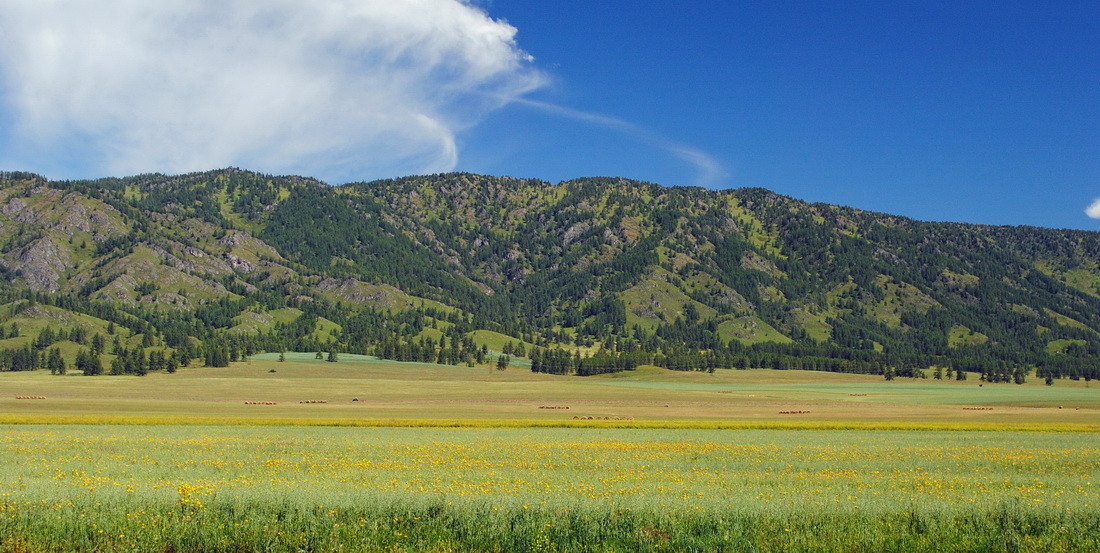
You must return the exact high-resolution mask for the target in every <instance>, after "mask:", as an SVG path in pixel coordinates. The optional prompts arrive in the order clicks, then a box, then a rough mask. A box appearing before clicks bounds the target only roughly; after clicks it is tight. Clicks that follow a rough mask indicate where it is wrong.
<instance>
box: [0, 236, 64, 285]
mask: <svg viewBox="0 0 1100 553" xmlns="http://www.w3.org/2000/svg"><path fill="white" fill-rule="evenodd" d="M0 263H2V264H3V265H4V267H5V268H6V269H8V270H9V271H14V272H16V273H17V274H18V275H19V276H21V277H22V278H23V280H24V281H26V283H27V286H29V287H30V288H31V290H35V291H38V292H57V291H59V290H60V289H61V287H60V285H59V282H60V281H61V277H62V275H64V274H65V272H66V271H68V270H69V268H71V266H72V255H71V254H70V253H69V250H68V249H67V248H65V247H63V246H60V245H58V244H57V243H55V242H54V241H53V239H52V238H50V237H49V236H45V237H42V238H39V239H38V240H35V241H33V242H31V243H30V244H28V245H26V246H24V247H23V248H20V249H19V250H18V251H17V252H16V253H15V255H13V256H11V258H10V259H8V260H0Z"/></svg>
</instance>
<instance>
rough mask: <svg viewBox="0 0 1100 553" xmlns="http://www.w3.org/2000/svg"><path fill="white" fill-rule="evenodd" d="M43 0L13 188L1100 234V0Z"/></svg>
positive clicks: (19, 56) (0, 42)
mask: <svg viewBox="0 0 1100 553" xmlns="http://www.w3.org/2000/svg"><path fill="white" fill-rule="evenodd" d="M50 4H52V3H44V2H34V1H31V0H12V2H10V3H6V6H4V7H0V105H2V106H3V107H2V111H0V128H4V129H7V130H6V132H3V133H2V134H0V165H3V167H4V168H10V169H29V170H34V171H38V172H41V173H43V174H45V175H47V176H49V177H52V178H66V177H95V176H103V175H122V174H132V173H139V172H147V171H161V172H181V171H188V170H201V169H209V168H216V167H223V166H227V165H237V166H241V167H245V168H250V169H255V170H259V171H265V172H273V173H303V174H308V175H312V176H318V177H321V178H323V179H326V180H328V181H329V182H332V183H339V182H345V181H352V180H371V179H374V178H381V177H389V176H397V175H403V174H411V173H422V172H437V171H446V170H461V171H472V172H480V173H489V174H497V175H514V176H521V177H536V178H541V179H545V180H549V181H552V182H556V181H559V180H565V179H570V178H574V177H581V176H603V175H611V176H624V177H629V178H636V179H640V180H647V181H652V182H657V183H660V184H665V185H699V186H706V187H708V188H715V189H721V188H734V187H744V186H761V187H766V188H769V189H772V190H775V191H777V192H780V193H782V194H786V195H789V196H793V197H796V198H800V199H805V200H809V201H822V202H828V203H836V204H844V205H851V206H854V207H859V208H863V209H870V210H875V211H884V212H889V213H895V214H900V215H906V216H910V217H915V218H918V219H924V220H949V221H963V222H974V223H989V224H1012V225H1018V224H1028V225H1039V226H1051V227H1071V228H1083V229H1093V230H1100V220H1095V219H1092V218H1090V217H1089V216H1087V215H1086V213H1085V210H1086V208H1087V207H1089V205H1090V204H1091V203H1092V202H1093V201H1094V200H1095V199H1096V198H1098V197H1100V40H1098V39H1097V38H1096V37H1100V4H1096V3H1094V2H1045V3H1040V2H1034V3H1017V2H988V3H986V2H942V3H937V2H927V1H921V2H837V1H832V2H752V3H748V2H694V3H668V2H656V1H649V0H635V1H631V2H626V1H619V0H604V1H600V2H587V1H584V2H582V1H575V0H563V1H561V2H529V1H520V0H491V1H490V0H484V1H481V2H477V3H475V4H466V3H463V2H459V1H457V0H408V1H407V2H393V1H392V0H316V1H315V2H311V3H297V2H293V1H290V0H284V1H281V2H279V1H272V2H268V3H266V4H264V6H263V8H261V9H257V8H255V7H253V6H252V4H255V3H249V2H246V1H244V0H231V1H229V0H222V1H218V2H215V1H213V0H163V1H161V2H157V3H152V4H154V6H155V7H151V6H148V5H146V4H150V3H148V2H143V1H142V0H104V1H103V2H101V3H97V4H96V6H95V8H96V9H95V10H94V11H87V12H84V13H81V12H80V10H74V9H72V6H69V7H68V9H65V10H60V9H57V8H56V7H50ZM261 4H263V3H261ZM299 4H301V5H299ZM318 6H320V7H318ZM395 6H396V7H395ZM322 8H323V9H322ZM74 11H76V12H77V13H73V12H74ZM5 12H7V13H5ZM332 14H337V15H338V16H339V17H335V18H334V17H331V16H332ZM5 26H6V27H5ZM158 37H159V38H158ZM1098 211H1100V210H1098ZM1095 214H1096V215H1097V216H1100V213H1095Z"/></svg>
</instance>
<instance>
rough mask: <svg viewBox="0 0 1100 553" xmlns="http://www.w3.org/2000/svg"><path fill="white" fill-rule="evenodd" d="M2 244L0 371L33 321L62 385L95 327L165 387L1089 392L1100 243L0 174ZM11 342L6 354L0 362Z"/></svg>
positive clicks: (565, 204)
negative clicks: (505, 349)
mask: <svg viewBox="0 0 1100 553" xmlns="http://www.w3.org/2000/svg"><path fill="white" fill-rule="evenodd" d="M0 245H2V247H0V273H2V276H4V279H3V280H2V281H0V302H2V303H4V304H7V305H9V306H10V307H9V308H8V309H7V311H6V312H0V326H2V327H4V328H6V329H9V332H7V333H6V334H5V335H4V337H2V338H0V351H4V352H7V353H4V354H2V355H0V368H11V367H15V366H19V367H24V366H26V365H27V363H26V362H25V361H27V360H29V359H30V358H31V353H33V354H34V357H35V360H34V363H40V362H41V359H40V357H41V356H40V355H39V352H41V351H45V350H46V349H48V348H49V347H50V346H52V345H53V343H45V342H48V340H37V338H38V336H39V334H40V333H41V331H42V330H44V328H45V327H44V326H43V325H42V324H39V323H38V322H36V321H37V320H38V319H35V318H33V317H31V318H27V317H25V316H24V315H23V313H24V311H25V310H28V309H33V308H40V309H44V308H49V309H51V310H56V313H55V314H56V317H55V320H56V321H57V323H56V328H52V330H56V331H58V332H65V333H70V334H71V333H72V331H73V329H76V328H80V327H84V326H88V328H89V331H91V330H92V327H95V328H94V330H95V332H92V333H91V335H87V333H85V334H86V336H85V338H86V339H85V341H83V342H82V341H80V340H77V341H74V342H72V344H70V345H66V344H60V346H64V347H62V350H63V353H64V356H65V358H66V361H67V362H68V363H70V364H72V363H73V362H75V360H76V359H75V358H76V354H77V353H80V350H81V349H86V350H89V351H91V350H93V349H95V348H92V347H91V346H92V344H91V343H90V341H89V340H90V339H91V337H92V336H94V334H95V333H97V332H98V333H100V334H102V333H104V332H106V325H108V324H111V325H114V326H115V327H118V329H119V330H120V331H122V332H125V336H126V337H127V339H130V337H135V336H141V338H139V339H136V341H135V342H134V343H130V342H127V343H126V344H124V345H125V347H126V349H127V350H131V349H134V348H138V349H140V350H141V351H142V355H144V356H145V360H144V361H142V363H147V362H148V355H149V354H150V353H151V352H152V351H153V350H154V349H156V350H157V351H162V352H164V353H165V354H166V355H170V356H172V357H173V358H174V359H176V362H177V363H178V364H183V365H186V364H189V363H192V362H197V361H194V360H201V362H202V363H203V364H208V365H224V364H225V363H227V362H228V361H229V360H230V359H240V358H243V357H245V356H248V355H252V354H255V353H257V352H263V351H267V352H277V351H291V350H299V351H325V352H328V351H334V352H342V353H350V354H371V355H382V356H387V357H391V358H393V359H397V360H429V359H430V360H432V361H443V362H445V363H454V364H459V365H466V364H470V363H473V364H477V360H476V357H477V352H478V350H479V349H480V346H482V345H489V347H490V348H491V349H494V350H495V348H492V346H493V345H498V344H503V343H507V342H514V343H520V342H522V343H524V344H525V350H526V351H527V352H528V353H529V357H531V359H532V362H533V365H532V366H533V368H534V369H536V370H539V369H543V368H547V367H549V368H548V369H547V370H551V372H557V373H562V374H572V373H582V374H600V373H604V372H609V371H610V372H614V371H619V370H623V369H625V368H629V367H631V366H638V365H644V364H658V365H661V366H664V367H671V368H677V369H683V370H703V371H707V370H713V369H715V368H721V367H734V366H755V367H761V366H764V367H786V368H798V367H813V368H817V369H818V370H825V371H838V372H856V373H866V374H875V375H879V376H883V375H887V374H896V375H901V376H906V375H919V374H920V373H919V372H918V370H917V369H921V368H929V367H933V366H940V367H951V368H953V369H961V370H963V371H965V372H969V373H971V374H975V375H981V378H984V379H988V380H991V381H1003V380H1020V379H1023V380H1026V378H1027V377H1028V376H1031V377H1033V378H1034V377H1036V376H1038V377H1040V378H1042V379H1045V378H1046V377H1047V376H1051V377H1052V378H1055V379H1057V378H1068V379H1080V378H1089V379H1091V378H1095V377H1096V376H1097V374H1100V373H1098V369H1100V296H1098V294H1097V289H1096V286H1095V284H1096V283H1097V282H1100V268H1098V267H1100V266H1098V265H1097V263H1096V261H1095V260H1096V259H1097V258H1100V235H1098V234H1096V233H1089V232H1083V231H1065V230H1052V229H1038V228H1027V227H987V226H978V225H965V224H951V223H924V222H919V221H913V220H910V219H905V218H902V217H895V216H890V215H885V214H877V213H869V212H863V211H859V210H854V209H850V208H845V207H840V206H830V205H824V204H807V203H805V202H801V201H798V200H795V199H792V198H787V197H783V196H780V195H777V194H774V193H772V192H769V191H767V190H762V189H751V188H750V189H738V190H725V191H708V190H702V189H698V188H688V187H678V188H666V187H662V186H659V185H656V184H650V183H643V182H636V181H629V180H625V179H614V178H585V179H577V180H573V181H567V182H563V183H559V184H550V183H546V182H543V181H538V180H525V179H514V178H508V177H490V176H481V175H471V174H457V173H456V174H442V175H431V176H417V177H407V178H401V179H393V180H385V181H376V182H370V183H352V184H347V185H342V186H336V187H330V186H327V185H325V184H323V183H320V182H317V181H315V180H312V179H308V178H301V177H281V176H271V175H262V174H257V173H251V172H247V171H241V170H237V169H226V170H220V171H211V172H204V173H192V174H187V175H178V176H167V175H160V174H150V175H140V176H136V177H128V178H109V179H100V180H94V181H65V182H55V181H49V180H47V179H44V178H42V177H40V176H37V175H32V174H26V173H3V174H2V176H0ZM61 313H64V314H65V315H64V316H62V315H61ZM85 317H91V318H92V319H95V320H98V321H99V322H98V323H95V324H92V322H90V319H85ZM12 324H15V325H16V326H21V325H22V326H25V330H22V331H21V333H20V335H19V336H12V337H10V338H9V337H7V335H8V334H10V327H11V325H12ZM89 325H91V326H89ZM427 329H431V331H427ZM488 336H493V337H494V338H493V339H492V340H487V339H486V337H488ZM78 338H79V336H78ZM63 341H64V340H58V343H60V342H63ZM488 342H492V344H489V343H488ZM440 343H446V344H449V345H448V347H447V349H446V350H445V351H444V350H443V349H442V348H440V347H439V344H440ZM28 344H29V345H31V347H32V349H35V350H36V351H34V352H31V353H27V352H21V353H20V350H19V348H21V347H22V348H26V346H27V345H28ZM450 344H457V346H456V347H453V348H452V347H451V346H450ZM60 346H59V347H60ZM74 349H75V352H74ZM563 352H564V353H563ZM578 352H579V355H578ZM96 353H97V354H99V355H112V353H108V352H102V351H98V350H97V351H96ZM21 356H22V357H21ZM132 357H134V359H135V360H136V355H134V356H132ZM17 358H18V359H17ZM24 358H26V359H24ZM544 360H550V362H549V363H544V362H543V361H544ZM483 361H484V360H483ZM32 364H33V363H32Z"/></svg>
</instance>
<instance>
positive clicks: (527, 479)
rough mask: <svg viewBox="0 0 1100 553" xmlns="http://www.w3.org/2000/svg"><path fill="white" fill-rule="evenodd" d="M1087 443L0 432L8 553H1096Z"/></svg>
mask: <svg viewBox="0 0 1100 553" xmlns="http://www.w3.org/2000/svg"><path fill="white" fill-rule="evenodd" d="M1096 437H1097V435H1096V434H1094V433H1076V432H1062V433H1054V432H975V431H970V432H922V431H907V432H879V431H871V430H861V431H835V430H834V431H814V430H796V431H791V430H787V431H780V430H685V429H625V428H572V429H570V428H446V429H444V428H329V427H277V426H269V427H244V426H125V425H124V426H93V425H88V426H65V425H26V426H0V552H4V553H8V552H39V551H45V552H50V551H58V552H60V551H104V552H116V551H157V552H168V551H172V552H184V551H200V550H201V551H287V552H297V551H341V550H343V551H666V550H667V551H723V550H728V551H744V550H758V551H837V550H852V551H880V550H904V551H941V550H945V549H947V550H958V551H1095V550H1098V549H1100V440H1097V439H1096Z"/></svg>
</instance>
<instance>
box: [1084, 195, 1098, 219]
mask: <svg viewBox="0 0 1100 553" xmlns="http://www.w3.org/2000/svg"><path fill="white" fill-rule="evenodd" d="M1085 215H1088V216H1089V217H1092V218H1093V219H1100V198H1096V199H1095V200H1093V202H1092V204H1091V205H1089V206H1088V207H1087V208H1085Z"/></svg>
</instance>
